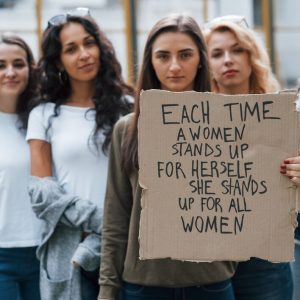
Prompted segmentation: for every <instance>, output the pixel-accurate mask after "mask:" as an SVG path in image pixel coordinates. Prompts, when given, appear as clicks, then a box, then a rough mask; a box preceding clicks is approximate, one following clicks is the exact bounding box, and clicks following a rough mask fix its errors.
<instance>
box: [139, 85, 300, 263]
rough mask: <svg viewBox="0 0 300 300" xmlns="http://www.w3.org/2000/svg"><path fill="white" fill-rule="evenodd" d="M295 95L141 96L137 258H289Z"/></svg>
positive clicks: (154, 92)
mask: <svg viewBox="0 0 300 300" xmlns="http://www.w3.org/2000/svg"><path fill="white" fill-rule="evenodd" d="M295 99H296V95H295V94H264V95H236V96H233V95H218V94H213V93H197V92H183V93H172V92H167V91H161V90H151V91H145V92H143V93H142V94H141V115H140V119H139V128H138V132H139V136H138V139H139V145H138V147H139V149H138V153H139V166H140V171H139V183H140V185H141V187H142V188H143V194H142V200H141V206H142V212H141V221H140V237H139V238H140V258H141V259H154V258H167V257H169V258H172V259H178V260H192V261H216V260H234V261H243V260H247V259H249V258H250V257H253V256H254V257H260V258H263V259H267V260H269V261H274V262H283V261H290V260H292V259H293V257H294V256H293V255H294V241H293V236H294V227H293V225H292V223H293V221H294V218H295V198H296V196H295V193H296V188H295V186H293V184H292V183H291V181H290V180H289V179H288V178H286V177H285V176H283V175H282V174H280V172H279V170H280V164H281V162H282V161H283V160H284V159H285V158H288V157H292V156H295V155H297V153H298V137H299V129H298V115H297V112H296V111H295Z"/></svg>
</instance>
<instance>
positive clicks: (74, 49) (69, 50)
mask: <svg viewBox="0 0 300 300" xmlns="http://www.w3.org/2000/svg"><path fill="white" fill-rule="evenodd" d="M75 51H76V48H75V47H73V46H72V47H68V48H66V49H65V51H64V52H65V53H68V54H73V53H75Z"/></svg>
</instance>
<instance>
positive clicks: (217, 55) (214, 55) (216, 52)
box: [211, 51, 223, 58]
mask: <svg viewBox="0 0 300 300" xmlns="http://www.w3.org/2000/svg"><path fill="white" fill-rule="evenodd" d="M222 55H223V54H222V52H221V51H214V52H212V54H211V57H212V58H220V57H221V56H222Z"/></svg>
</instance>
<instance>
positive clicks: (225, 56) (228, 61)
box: [224, 51, 232, 65]
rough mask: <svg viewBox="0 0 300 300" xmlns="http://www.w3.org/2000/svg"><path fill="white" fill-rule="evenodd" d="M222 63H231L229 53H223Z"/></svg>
mask: <svg viewBox="0 0 300 300" xmlns="http://www.w3.org/2000/svg"><path fill="white" fill-rule="evenodd" d="M224 63H225V64H226V65H228V64H231V63H232V57H231V54H230V53H229V51H226V52H225V53H224Z"/></svg>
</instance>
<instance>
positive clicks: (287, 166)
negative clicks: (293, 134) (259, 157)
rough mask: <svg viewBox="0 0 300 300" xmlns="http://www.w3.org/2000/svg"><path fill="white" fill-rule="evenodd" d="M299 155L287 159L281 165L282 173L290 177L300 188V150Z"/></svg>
mask: <svg viewBox="0 0 300 300" xmlns="http://www.w3.org/2000/svg"><path fill="white" fill-rule="evenodd" d="M298 155H299V156H295V157H289V158H287V159H285V160H284V161H283V162H282V164H281V165H280V173H281V174H283V175H285V176H287V177H289V178H290V180H291V181H292V182H294V183H295V184H296V185H298V186H300V150H299V153H298Z"/></svg>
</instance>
